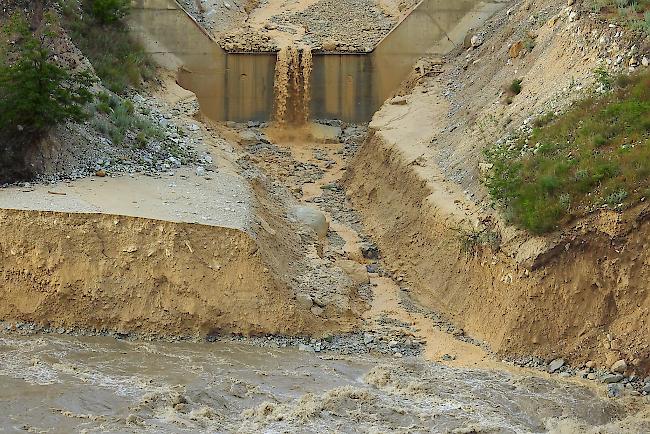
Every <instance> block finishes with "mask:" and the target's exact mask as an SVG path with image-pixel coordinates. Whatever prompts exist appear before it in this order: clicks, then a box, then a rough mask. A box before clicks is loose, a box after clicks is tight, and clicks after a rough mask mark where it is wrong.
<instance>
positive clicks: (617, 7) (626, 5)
mask: <svg viewBox="0 0 650 434" xmlns="http://www.w3.org/2000/svg"><path fill="white" fill-rule="evenodd" d="M592 6H593V9H594V11H596V12H599V13H600V14H601V15H603V16H605V17H606V18H608V19H611V20H613V21H617V22H619V23H620V24H622V25H625V26H627V27H628V28H630V29H632V30H636V31H639V32H644V33H645V34H647V35H650V0H592Z"/></svg>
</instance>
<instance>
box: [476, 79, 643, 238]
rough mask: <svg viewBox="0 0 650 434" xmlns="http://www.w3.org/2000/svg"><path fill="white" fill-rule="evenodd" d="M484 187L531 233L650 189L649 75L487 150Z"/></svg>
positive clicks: (631, 201) (615, 205)
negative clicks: (486, 170)
mask: <svg viewBox="0 0 650 434" xmlns="http://www.w3.org/2000/svg"><path fill="white" fill-rule="evenodd" d="M485 158H486V160H487V162H488V163H491V164H492V169H491V171H490V173H489V174H488V176H487V178H486V180H485V183H486V186H487V188H488V190H489V192H490V195H491V197H492V198H493V199H494V200H495V201H496V202H497V203H498V204H499V205H500V206H501V207H502V209H503V211H504V214H505V215H506V216H507V218H508V219H509V220H510V221H511V222H513V223H515V224H517V225H520V226H522V227H524V228H526V229H528V230H530V231H531V232H533V233H544V232H548V231H551V230H553V229H555V228H557V227H558V226H559V225H561V224H562V223H564V222H568V221H569V220H571V219H572V218H574V217H579V216H582V215H585V214H587V213H589V212H591V211H592V210H594V209H596V208H597V207H600V206H603V205H606V206H610V207H612V208H618V207H619V205H623V206H629V205H632V204H634V203H636V202H638V201H639V200H641V198H642V197H644V195H647V191H648V189H650V176H649V175H650V73H648V72H644V73H642V74H636V75H633V76H630V77H629V79H628V80H626V85H625V87H617V88H614V89H613V90H612V91H611V92H608V93H606V94H603V95H599V96H593V97H589V98H587V99H585V100H583V101H579V102H577V103H576V104H574V105H573V107H572V108H571V109H570V110H569V111H568V112H566V113H564V114H562V115H560V116H557V117H555V118H554V119H552V120H550V121H549V122H546V120H544V122H540V123H539V125H538V126H536V128H535V129H534V130H533V132H532V134H531V135H530V136H528V137H520V138H516V139H513V140H511V141H509V142H507V143H500V144H498V145H495V146H492V147H490V148H488V149H487V150H486V151H485Z"/></svg>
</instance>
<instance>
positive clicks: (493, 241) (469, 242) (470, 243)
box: [453, 227, 501, 256]
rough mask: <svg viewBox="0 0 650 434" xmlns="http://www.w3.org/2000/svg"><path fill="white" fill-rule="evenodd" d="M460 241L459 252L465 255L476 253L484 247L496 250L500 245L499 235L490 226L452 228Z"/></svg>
mask: <svg viewBox="0 0 650 434" xmlns="http://www.w3.org/2000/svg"><path fill="white" fill-rule="evenodd" d="M453 230H454V231H455V232H456V238H457V239H458V242H459V243H460V250H461V252H463V253H465V254H466V255H467V256H476V255H478V254H479V253H480V252H481V250H482V249H483V248H484V247H489V248H490V249H491V250H492V251H493V252H496V251H498V250H499V249H500V247H501V235H500V234H499V233H498V232H497V231H496V230H494V229H493V228H491V227H483V228H475V227H469V228H466V227H458V228H453Z"/></svg>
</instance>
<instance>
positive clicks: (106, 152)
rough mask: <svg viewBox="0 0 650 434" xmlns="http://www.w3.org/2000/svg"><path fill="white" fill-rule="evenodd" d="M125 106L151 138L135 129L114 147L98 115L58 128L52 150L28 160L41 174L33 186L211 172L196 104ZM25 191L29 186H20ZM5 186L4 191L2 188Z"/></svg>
mask: <svg viewBox="0 0 650 434" xmlns="http://www.w3.org/2000/svg"><path fill="white" fill-rule="evenodd" d="M123 101H128V104H132V106H133V107H134V109H133V110H134V114H133V115H130V116H136V117H139V118H141V119H144V120H145V121H144V122H146V123H147V126H146V128H147V129H149V130H153V131H154V133H153V134H154V136H155V137H150V138H146V139H145V140H144V141H143V139H142V138H141V137H140V135H139V132H138V129H137V128H132V129H131V128H130V129H128V130H127V131H126V132H125V135H124V138H123V141H122V142H121V143H119V144H118V143H115V142H114V141H113V140H112V139H111V137H110V134H109V132H110V131H109V128H113V127H112V124H111V121H110V120H109V119H107V116H104V115H102V114H100V113H97V114H96V115H95V116H96V117H95V118H93V120H92V121H88V122H85V123H83V124H71V123H69V124H67V125H63V126H61V127H58V128H57V130H56V131H54V132H53V133H52V134H51V135H50V136H51V137H50V138H49V139H48V140H47V141H46V143H47V145H52V146H53V148H54V149H50V150H48V151H43V153H42V154H37V155H35V156H34V157H32V160H34V161H35V163H33V164H36V165H38V166H42V170H41V173H40V174H39V175H38V176H37V178H36V180H35V182H39V183H52V184H54V183H57V182H60V181H64V180H75V179H81V178H84V177H87V176H98V177H105V176H117V175H128V174H136V173H141V174H145V175H149V176H160V175H170V174H173V173H174V171H176V170H177V169H179V168H181V167H182V166H188V165H190V166H195V167H196V170H197V171H199V172H204V171H205V170H206V168H214V167H215V165H216V162H215V161H214V159H213V157H212V156H211V155H210V154H209V152H207V151H198V150H197V149H204V148H205V147H204V146H203V140H204V139H203V136H202V133H201V132H200V131H199V129H200V128H199V125H198V124H197V122H195V121H192V120H191V116H192V115H194V114H195V113H196V112H197V111H198V104H197V103H196V102H195V101H194V102H188V103H179V104H178V105H177V106H175V107H169V106H168V105H167V104H166V103H165V102H163V101H161V100H160V99H158V98H156V97H144V96H142V95H139V94H132V95H131V96H130V97H129V98H128V99H125V100H123ZM22 184H23V185H24V186H26V187H29V184H30V183H29V182H27V183H22ZM6 186H8V185H5V187H6ZM0 187H1V186H0Z"/></svg>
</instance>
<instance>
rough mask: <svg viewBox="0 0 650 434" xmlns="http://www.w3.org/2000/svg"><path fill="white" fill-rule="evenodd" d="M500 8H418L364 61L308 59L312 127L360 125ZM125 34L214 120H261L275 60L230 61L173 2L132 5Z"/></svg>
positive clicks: (267, 114) (266, 56)
mask: <svg viewBox="0 0 650 434" xmlns="http://www.w3.org/2000/svg"><path fill="white" fill-rule="evenodd" d="M500 7H501V5H500V4H499V3H486V2H482V1H478V0H423V1H422V2H420V3H419V4H418V5H417V6H416V7H415V8H414V9H413V10H412V11H410V13H409V14H408V15H407V16H406V17H405V18H404V19H403V20H402V21H401V22H399V23H398V25H397V26H396V27H395V28H394V29H393V30H392V31H391V32H390V33H389V34H388V35H387V36H386V37H385V38H384V39H383V40H382V41H381V42H380V43H379V44H377V46H376V47H375V48H374V49H373V50H372V51H371V52H369V53H338V52H326V51H316V52H314V56H313V73H312V79H311V110H310V111H311V113H312V117H314V118H316V119H341V120H344V121H347V122H367V121H368V120H369V119H370V118H371V117H372V115H373V113H374V112H375V111H377V109H378V108H379V107H380V106H381V104H382V103H383V102H384V101H385V100H386V99H387V98H388V97H389V96H390V95H391V93H392V92H394V91H395V89H396V88H397V87H398V86H399V84H400V83H401V82H402V81H403V80H404V79H405V78H406V77H407V76H408V74H409V72H410V71H411V69H412V67H413V64H414V63H415V62H416V61H417V60H418V59H419V58H420V57H422V56H424V55H427V54H444V53H445V52H447V51H449V50H450V49H452V48H453V47H454V46H455V45H457V44H459V43H462V41H463V38H464V37H465V35H466V32H467V29H469V28H470V27H475V26H476V25H478V24H479V23H480V22H481V21H482V20H484V19H486V18H487V17H489V16H490V15H491V14H492V13H494V12H495V11H496V10H498V9H499V8H500ZM131 28H132V29H133V31H134V32H135V34H136V35H138V37H139V38H140V40H141V41H142V42H143V43H144V45H145V48H146V49H147V51H148V52H149V53H151V54H152V55H153V56H154V58H155V59H156V60H157V61H158V62H159V63H160V64H161V65H163V66H165V67H168V68H170V69H174V70H178V72H179V75H178V81H179V84H181V85H182V86H183V87H185V88H187V89H189V90H191V91H193V92H194V93H196V94H197V96H198V98H199V101H200V103H201V109H202V111H203V112H204V113H205V115H206V116H208V117H209V118H212V119H215V120H232V121H247V120H259V121H266V120H269V119H270V118H271V116H272V114H273V105H274V88H273V83H274V75H275V63H276V55H277V53H275V52H262V53H239V52H238V53H233V52H226V51H225V50H223V49H222V48H221V47H220V46H219V45H218V44H217V43H216V41H215V40H214V39H213V38H212V37H211V36H210V35H209V34H208V33H207V32H206V31H205V30H204V29H203V28H202V27H201V26H200V25H199V24H198V23H196V22H195V21H194V19H193V18H192V17H191V16H190V15H189V14H188V13H187V12H186V11H185V10H184V9H183V8H182V7H181V6H180V5H179V4H178V3H177V2H176V1H175V0H134V1H133V13H132V15H131Z"/></svg>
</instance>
